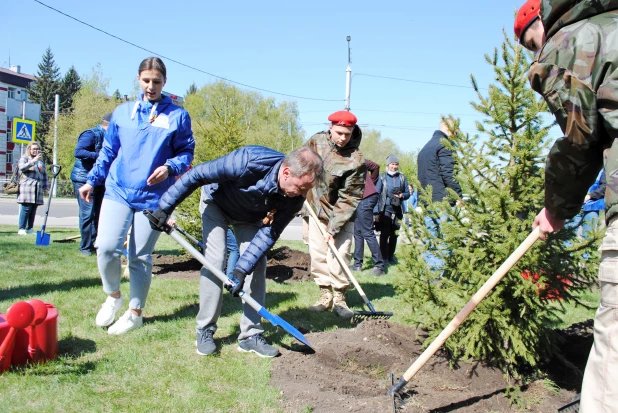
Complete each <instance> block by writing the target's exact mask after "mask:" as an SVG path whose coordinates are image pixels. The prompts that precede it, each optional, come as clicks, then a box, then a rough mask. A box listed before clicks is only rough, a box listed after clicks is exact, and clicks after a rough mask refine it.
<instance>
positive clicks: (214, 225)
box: [150, 146, 323, 357]
mask: <svg viewBox="0 0 618 413" xmlns="http://www.w3.org/2000/svg"><path fill="white" fill-rule="evenodd" d="M322 174H323V168H322V159H321V158H320V156H319V155H318V154H317V153H315V152H314V151H312V150H311V149H309V148H307V147H302V148H299V149H296V150H294V151H292V152H291V153H290V154H288V155H287V156H285V157H284V155H283V154H281V153H279V152H277V151H274V150H272V149H269V148H265V147H261V146H246V147H244V148H241V149H238V150H236V151H234V152H232V153H230V154H228V155H225V156H223V157H221V158H218V159H215V160H213V161H210V162H206V163H203V164H200V165H198V166H196V167H194V168H192V169H191V170H190V171H189V172H187V173H186V174H184V175H183V176H182V178H180V179H179V180H178V182H176V184H175V185H174V186H172V187H171V188H170V189H169V190H168V191H167V192H166V193H165V194H163V196H162V197H161V200H160V201H159V209H158V210H157V211H155V212H154V213H153V216H152V219H153V220H155V222H153V221H152V220H151V224H150V225H151V226H152V228H153V229H156V230H159V231H163V230H165V229H166V222H167V220H168V218H169V215H170V214H171V213H172V212H173V211H174V208H176V206H177V205H178V204H180V203H181V202H182V201H183V200H184V199H186V198H187V197H188V196H189V195H190V194H191V193H192V192H193V191H194V190H196V189H198V188H200V187H203V186H204V185H208V186H207V187H206V188H205V189H206V190H207V193H206V194H205V197H204V198H203V199H204V202H203V203H202V204H201V205H200V210H201V211H203V212H202V232H203V242H204V245H205V249H204V256H205V257H206V259H208V261H209V262H211V263H213V264H214V265H215V266H216V267H217V268H219V269H220V270H221V271H223V270H224V269H225V255H226V241H227V240H226V238H227V231H228V227H229V226H230V225H231V226H232V227H233V229H234V235H235V236H236V239H237V240H238V243H239V246H240V251H241V256H240V259H239V260H238V262H237V263H236V266H235V267H234V269H233V270H231V273H230V274H228V277H229V278H230V280H231V281H232V282H233V285H232V283H230V284H225V288H226V289H228V290H229V291H230V292H231V293H232V294H234V295H238V293H239V292H240V291H241V290H242V289H243V286H244V291H245V292H246V293H248V294H250V295H251V296H252V297H253V298H254V299H255V300H256V301H257V302H258V303H260V305H265V303H264V302H265V298H266V256H265V254H266V252H267V251H268V250H269V249H270V248H271V247H272V246H273V245H274V244H275V242H276V241H277V239H278V238H279V236H280V235H281V233H282V232H283V229H284V228H285V227H286V226H287V225H288V224H289V223H290V221H291V220H292V219H293V218H294V216H295V215H296V213H298V212H299V211H300V209H301V208H302V206H303V202H304V201H305V197H306V196H307V192H309V190H310V189H311V188H313V186H314V185H315V184H316V183H317V182H319V181H320V180H321V179H322ZM210 184H212V185H210ZM203 196H204V194H203ZM228 271H229V270H228ZM222 292H223V283H222V282H221V281H220V280H219V279H218V278H217V277H216V276H215V275H213V274H212V273H211V271H210V270H208V269H206V268H202V269H201V277H200V310H199V312H198V315H197V354H199V355H208V354H212V353H214V352H215V351H216V349H217V347H216V345H215V341H214V339H213V335H214V333H215V331H216V330H217V320H218V319H219V316H220V314H221V306H222V304H223V297H222ZM263 333H264V327H263V325H262V322H261V317H260V315H259V314H258V313H257V312H256V311H255V310H254V309H253V308H251V307H250V306H248V305H246V304H244V305H243V314H242V317H241V320H240V335H239V337H238V350H240V351H247V352H249V351H251V352H254V353H256V354H258V355H259V356H262V357H275V356H277V355H278V354H279V350H278V349H277V348H276V347H273V346H272V345H270V344H269V343H268V342H267V341H266V339H265V338H264V336H263Z"/></svg>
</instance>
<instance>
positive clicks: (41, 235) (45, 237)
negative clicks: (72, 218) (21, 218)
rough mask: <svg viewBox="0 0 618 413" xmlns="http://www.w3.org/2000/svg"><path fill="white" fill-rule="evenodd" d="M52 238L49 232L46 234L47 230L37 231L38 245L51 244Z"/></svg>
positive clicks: (45, 245)
mask: <svg viewBox="0 0 618 413" xmlns="http://www.w3.org/2000/svg"><path fill="white" fill-rule="evenodd" d="M50 239H51V236H50V235H49V234H46V233H45V230H43V231H37V232H36V245H41V246H44V247H47V246H48V245H49V240H50Z"/></svg>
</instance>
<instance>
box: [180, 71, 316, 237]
mask: <svg viewBox="0 0 618 413" xmlns="http://www.w3.org/2000/svg"><path fill="white" fill-rule="evenodd" d="M184 107H185V109H187V111H188V112H189V114H190V115H191V123H192V129H193V136H194V138H195V141H196V145H195V158H194V161H193V164H194V165H197V164H200V163H202V162H206V161H209V160H212V159H214V158H217V157H219V156H223V155H225V154H227V153H229V152H232V151H234V150H236V149H238V148H240V147H241V146H244V145H262V146H267V147H270V148H273V149H276V150H278V151H280V152H283V153H287V152H289V151H290V150H291V149H292V147H295V148H296V147H299V146H300V145H302V142H303V139H304V134H303V132H302V130H301V128H300V126H299V124H300V122H299V120H298V108H297V106H296V104H295V103H291V102H282V103H280V104H278V105H277V103H276V102H275V100H274V99H272V98H265V97H263V96H262V95H260V94H259V93H255V92H247V91H243V90H241V89H239V88H237V87H235V86H233V85H230V84H229V83H225V82H222V81H219V82H215V83H211V84H208V85H205V86H204V87H202V88H200V89H198V90H197V91H196V92H195V93H188V94H187V96H186V97H185V105H184ZM288 123H289V129H288ZM290 132H291V135H290ZM198 203H199V191H195V192H194V193H193V194H192V196H190V197H189V198H188V199H187V200H185V201H184V202H183V203H182V204H181V205H180V206H179V207H178V208H177V209H176V216H177V218H178V223H179V225H181V226H182V227H183V228H184V229H186V230H187V231H190V232H191V233H193V234H194V235H197V236H200V235H201V218H200V216H199V212H198Z"/></svg>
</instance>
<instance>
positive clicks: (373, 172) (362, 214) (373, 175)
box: [352, 159, 384, 275]
mask: <svg viewBox="0 0 618 413" xmlns="http://www.w3.org/2000/svg"><path fill="white" fill-rule="evenodd" d="M365 165H367V177H366V178H365V193H364V194H363V199H362V200H361V201H360V204H358V208H357V209H356V219H355V220H354V265H353V266H352V270H354V271H362V269H363V256H364V255H365V241H367V245H368V246H369V250H370V251H371V258H372V259H373V270H371V273H372V274H373V275H384V260H383V259H382V252H381V251H380V245H379V244H378V240H377V239H376V234H375V232H374V231H373V208H374V207H375V206H376V204H377V203H378V191H377V190H376V184H377V183H378V177H379V176H380V165H378V164H377V163H375V162H372V161H370V160H369V159H365Z"/></svg>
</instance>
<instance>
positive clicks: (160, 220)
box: [144, 208, 172, 234]
mask: <svg viewBox="0 0 618 413" xmlns="http://www.w3.org/2000/svg"><path fill="white" fill-rule="evenodd" d="M144 215H146V217H147V218H148V221H150V228H152V229H154V230H155V231H161V232H165V233H167V234H169V233H170V232H172V227H171V226H169V225H168V223H167V221H168V219H169V218H170V216H169V214H168V213H167V212H165V211H163V210H162V209H160V208H159V209H157V210H156V211H155V212H152V210H149V209H146V210H145V211H144Z"/></svg>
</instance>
